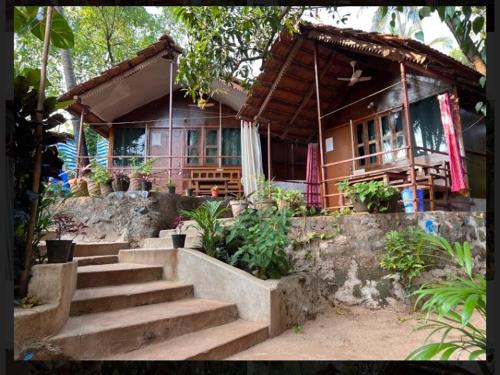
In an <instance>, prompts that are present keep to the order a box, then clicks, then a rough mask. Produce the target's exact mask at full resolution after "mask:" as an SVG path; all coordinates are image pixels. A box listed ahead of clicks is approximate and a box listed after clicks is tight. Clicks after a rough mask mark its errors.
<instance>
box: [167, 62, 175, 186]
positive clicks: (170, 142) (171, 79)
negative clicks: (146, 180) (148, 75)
mask: <svg viewBox="0 0 500 375" xmlns="http://www.w3.org/2000/svg"><path fill="white" fill-rule="evenodd" d="M169 75H170V77H169V94H168V155H169V156H170V157H169V158H168V168H169V169H168V178H169V179H170V178H172V136H173V131H172V94H173V85H174V84H173V75H174V62H173V60H170V74H169Z"/></svg>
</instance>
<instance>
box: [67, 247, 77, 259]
mask: <svg viewBox="0 0 500 375" xmlns="http://www.w3.org/2000/svg"><path fill="white" fill-rule="evenodd" d="M75 246H76V244H75V243H74V242H73V243H72V244H71V248H70V250H69V255H68V262H72V261H73V254H74V253H75Z"/></svg>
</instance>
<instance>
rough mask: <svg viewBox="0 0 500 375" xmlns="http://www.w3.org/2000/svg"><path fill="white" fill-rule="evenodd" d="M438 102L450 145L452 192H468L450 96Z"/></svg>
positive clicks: (439, 96) (442, 96)
mask: <svg viewBox="0 0 500 375" xmlns="http://www.w3.org/2000/svg"><path fill="white" fill-rule="evenodd" d="M438 100H439V109H440V110H441V122H442V123H443V131H444V136H445V138H446V143H447V145H448V154H449V157H450V175H451V191H465V190H467V184H466V182H465V172H464V166H463V161H462V158H461V156H460V148H459V146H458V139H457V136H456V134H455V127H454V125H453V116H452V112H451V104H450V95H449V94H448V93H447V92H445V93H444V94H442V95H438Z"/></svg>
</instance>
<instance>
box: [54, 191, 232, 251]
mask: <svg viewBox="0 0 500 375" xmlns="http://www.w3.org/2000/svg"><path fill="white" fill-rule="evenodd" d="M207 199H210V198H198V197H186V196H180V195H177V194H169V193H163V192H150V193H149V195H148V196H146V197H143V196H141V195H139V194H124V193H111V194H109V195H107V196H106V197H78V198H68V199H66V200H64V201H62V202H59V203H58V204H57V207H56V208H55V209H56V210H57V211H64V212H67V213H68V214H70V215H73V216H75V217H76V218H78V220H80V221H82V222H83V223H85V224H86V225H87V226H88V228H87V229H86V233H85V234H84V235H81V236H79V237H78V238H77V240H78V241H129V242H130V244H131V247H137V246H138V243H139V241H140V240H141V239H143V238H147V237H158V232H159V231H160V230H162V229H170V228H172V227H173V224H174V220H175V218H176V216H178V215H179V212H180V211H181V210H193V209H194V208H196V207H198V206H199V205H200V204H201V203H202V202H203V201H205V200H207ZM229 215H231V214H230V212H229ZM226 216H227V215H226Z"/></svg>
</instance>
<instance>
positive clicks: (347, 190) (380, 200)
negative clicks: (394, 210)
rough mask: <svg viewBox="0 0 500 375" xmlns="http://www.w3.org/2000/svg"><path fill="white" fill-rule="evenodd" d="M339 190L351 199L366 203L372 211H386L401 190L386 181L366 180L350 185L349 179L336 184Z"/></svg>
mask: <svg viewBox="0 0 500 375" xmlns="http://www.w3.org/2000/svg"><path fill="white" fill-rule="evenodd" d="M336 185H337V188H338V189H339V191H341V192H342V193H343V194H344V196H345V197H346V198H348V199H351V200H353V199H354V200H356V201H358V202H360V203H363V204H365V205H366V207H367V208H368V210H369V211H370V212H386V211H387V210H388V209H389V206H390V204H391V202H392V200H393V199H394V197H395V196H396V195H397V194H398V193H399V190H398V189H396V188H395V187H393V186H390V185H386V184H385V183H384V181H366V182H358V183H355V184H352V185H350V184H349V182H348V181H347V180H344V181H342V182H339V183H337V184H336Z"/></svg>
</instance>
